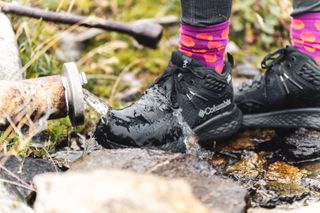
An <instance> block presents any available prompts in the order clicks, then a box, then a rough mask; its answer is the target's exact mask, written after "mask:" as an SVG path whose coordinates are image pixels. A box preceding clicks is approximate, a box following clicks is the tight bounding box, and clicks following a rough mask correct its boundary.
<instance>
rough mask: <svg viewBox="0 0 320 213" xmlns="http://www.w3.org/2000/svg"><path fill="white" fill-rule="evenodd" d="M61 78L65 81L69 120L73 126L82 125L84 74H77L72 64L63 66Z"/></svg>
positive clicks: (83, 118) (75, 66) (75, 67)
mask: <svg viewBox="0 0 320 213" xmlns="http://www.w3.org/2000/svg"><path fill="white" fill-rule="evenodd" d="M62 76H63V78H64V81H65V90H66V100H67V106H68V111H69V118H70V121H71V123H72V125H73V126H79V125H82V124H84V121H85V116H84V114H85V101H84V94H83V90H82V86H83V85H84V84H86V83H87V79H86V76H85V74H84V73H79V71H78V68H77V65H76V64H75V63H74V62H70V63H65V64H64V65H63V70H62Z"/></svg>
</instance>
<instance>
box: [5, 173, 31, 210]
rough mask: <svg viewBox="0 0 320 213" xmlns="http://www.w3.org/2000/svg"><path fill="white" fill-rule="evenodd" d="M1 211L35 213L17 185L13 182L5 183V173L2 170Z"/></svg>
mask: <svg viewBox="0 0 320 213" xmlns="http://www.w3.org/2000/svg"><path fill="white" fill-rule="evenodd" d="M0 179H1V180H0V212H1V213H33V212H34V211H33V210H32V209H31V208H30V207H29V206H27V205H26V204H25V203H24V202H23V200H22V198H21V196H20V194H19V192H18V191H17V189H16V187H15V186H14V185H12V184H8V183H4V181H3V180H6V177H5V175H3V174H2V173H1V172H0Z"/></svg>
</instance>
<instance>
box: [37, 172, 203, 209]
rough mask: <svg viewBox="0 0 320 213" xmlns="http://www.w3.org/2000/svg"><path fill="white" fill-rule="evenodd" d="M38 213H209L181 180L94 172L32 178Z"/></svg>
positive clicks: (130, 173) (123, 173) (122, 173)
mask: <svg viewBox="0 0 320 213" xmlns="http://www.w3.org/2000/svg"><path fill="white" fill-rule="evenodd" d="M34 181H35V184H36V186H37V189H38V194H37V199H36V202H35V205H34V208H35V210H36V212H37V213H46V212H59V213H73V212H82V213H91V212H95V213H104V212H113V213H163V212H170V213H194V212H197V213H209V210H207V209H206V207H204V206H203V205H202V204H201V203H200V201H198V200H197V199H196V198H195V197H194V195H193V194H192V190H191V188H190V186H189V185H188V184H187V183H186V182H185V181H183V180H167V179H164V178H160V177H156V176H154V175H138V174H134V173H132V172H128V171H119V170H94V171H90V172H67V173H64V174H44V175H40V176H37V177H36V178H35V180H34Z"/></svg>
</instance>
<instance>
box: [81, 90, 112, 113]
mask: <svg viewBox="0 0 320 213" xmlns="http://www.w3.org/2000/svg"><path fill="white" fill-rule="evenodd" d="M83 94H84V100H85V102H86V104H87V106H90V107H92V108H93V109H94V110H95V111H96V112H97V113H99V114H100V116H104V115H106V114H108V112H109V111H110V109H111V108H110V106H109V105H108V104H107V103H106V102H104V101H102V100H101V99H100V98H98V97H97V96H95V95H94V94H92V93H91V92H89V91H88V90H86V89H83Z"/></svg>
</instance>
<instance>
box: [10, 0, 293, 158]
mask: <svg viewBox="0 0 320 213" xmlns="http://www.w3.org/2000/svg"><path fill="white" fill-rule="evenodd" d="M8 2H11V1H8ZM19 3H22V4H25V5H28V6H32V7H39V8H44V9H48V10H50V11H60V12H68V13H72V14H78V15H84V16H96V17H100V18H106V19H113V20H121V21H128V22H131V21H135V20H138V19H145V18H155V17H156V18H159V17H164V16H169V15H175V16H177V17H179V16H180V0H158V1H150V0H20V1H19ZM291 10H292V9H291V1H290V0H259V1H258V0H234V5H233V16H232V27H231V34H230V40H231V41H232V44H233V45H232V46H233V48H232V54H233V55H234V57H235V59H236V62H240V61H242V60H248V61H250V63H252V64H253V65H254V66H256V67H259V64H260V61H261V59H262V58H263V56H264V55H265V54H266V53H267V52H269V51H270V50H273V49H275V48H279V47H282V46H284V45H287V44H289V32H288V28H289V24H290V13H291ZM10 17H11V18H12V21H13V24H14V28H15V30H16V35H17V39H18V43H19V49H20V54H21V57H22V61H23V65H24V69H25V71H26V72H27V77H28V78H35V77H40V76H47V75H54V74H59V73H60V72H61V67H62V65H63V61H61V60H60V59H59V57H58V54H57V53H58V52H59V50H60V51H61V44H60V42H59V41H60V39H61V38H62V37H61V33H62V32H65V31H68V30H70V26H66V25H59V24H54V23H47V22H44V21H42V20H34V19H29V18H24V17H17V16H10ZM85 30H86V29H84V28H77V29H75V30H74V31H73V32H74V33H77V32H83V31H85ZM178 35H179V24H176V25H172V26H168V27H166V28H165V33H164V36H163V39H162V41H161V43H160V45H159V48H158V49H156V50H153V49H148V48H144V47H142V46H139V45H138V44H137V43H136V42H135V41H134V40H133V39H132V38H130V37H128V36H126V35H120V34H117V33H109V32H105V33H102V34H99V35H98V36H96V37H95V38H94V39H92V40H90V42H88V43H86V46H85V49H84V53H83V55H82V58H81V59H80V60H79V61H77V63H78V66H79V68H80V69H81V71H84V72H85V73H87V74H88V76H89V84H88V86H87V89H89V90H90V91H91V92H92V93H94V94H95V95H97V96H99V97H101V98H102V99H104V100H105V101H108V102H109V104H110V105H111V106H112V107H115V108H119V107H124V106H126V105H128V104H130V103H132V102H133V101H135V100H136V99H137V98H139V96H140V95H141V94H142V92H143V91H144V90H145V89H146V88H147V87H148V86H149V85H150V84H151V83H152V82H153V81H154V79H155V78H156V77H157V76H158V75H159V74H161V73H162V72H163V70H164V69H165V68H166V66H167V63H168V61H169V59H170V55H171V52H172V51H173V50H176V49H177V48H178V45H177V44H178ZM97 119H98V118H97V116H96V115H95V114H94V113H93V112H88V116H87V123H86V125H85V126H84V127H82V128H77V129H73V128H71V126H70V124H69V122H68V120H67V119H62V120H58V121H50V122H49V129H48V131H47V132H46V135H47V140H48V147H47V149H48V150H49V152H50V151H53V150H54V147H55V145H56V144H57V143H58V142H60V141H62V140H66V139H68V138H69V137H70V135H72V134H76V133H81V134H86V133H88V132H89V131H90V130H92V129H93V128H94V123H95V122H96V121H97ZM27 150H28V149H27ZM25 153H26V154H28V153H37V152H36V151H35V150H31V151H30V150H28V151H27V152H25ZM41 153H42V152H41V151H40V152H39V153H38V154H39V155H41Z"/></svg>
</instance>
